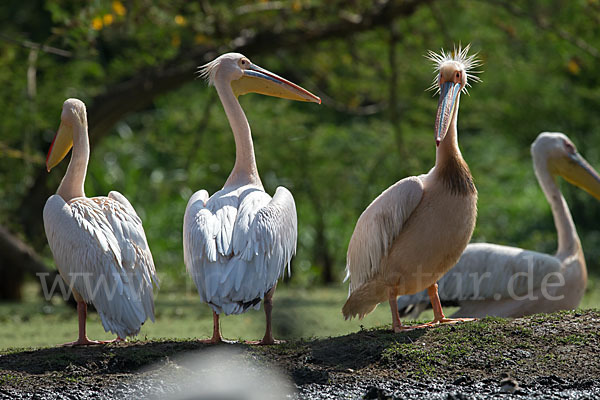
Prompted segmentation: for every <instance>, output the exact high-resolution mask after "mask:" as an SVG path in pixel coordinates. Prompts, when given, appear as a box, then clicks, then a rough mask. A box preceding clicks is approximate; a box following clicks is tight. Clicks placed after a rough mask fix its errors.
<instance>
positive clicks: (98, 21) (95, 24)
mask: <svg viewBox="0 0 600 400" xmlns="http://www.w3.org/2000/svg"><path fill="white" fill-rule="evenodd" d="M102 26H103V24H102V18H100V17H96V18H94V19H93V20H92V29H93V30H95V31H99V30H100V29H102Z"/></svg>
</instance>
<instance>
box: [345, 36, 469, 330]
mask: <svg viewBox="0 0 600 400" xmlns="http://www.w3.org/2000/svg"><path fill="white" fill-rule="evenodd" d="M468 51H469V46H467V47H465V48H464V49H462V48H460V47H459V48H458V49H456V48H455V49H454V52H453V53H445V52H444V51H443V50H442V52H441V54H436V53H433V52H429V59H430V60H431V61H433V62H434V64H435V69H436V72H437V74H436V77H435V78H434V83H433V85H432V87H433V88H437V89H438V91H439V93H440V99H439V103H438V110H437V117H436V121H435V132H434V133H435V135H434V137H435V142H436V161H435V166H434V167H433V168H432V169H431V170H430V171H429V173H427V174H425V175H420V176H412V177H408V178H404V179H402V180H400V181H399V182H397V183H395V184H394V185H392V186H390V187H389V188H388V189H386V190H385V191H384V192H383V193H381V194H380V195H379V197H377V198H376V199H375V200H373V202H372V203H371V204H370V205H369V206H368V207H367V208H366V209H365V211H364V212H363V213H362V214H361V216H360V218H359V219H358V221H357V223H356V227H355V228H354V233H353V234H352V237H351V239H350V243H349V245H348V254H347V261H346V270H347V276H346V279H350V288H349V295H348V299H347V301H346V303H345V304H344V306H343V308H342V313H343V315H344V317H345V318H346V319H348V318H352V317H354V316H358V317H359V318H362V317H364V316H365V315H366V314H368V313H370V312H371V311H373V310H374V309H375V307H377V304H379V303H380V302H382V301H385V300H388V301H389V304H390V308H391V311H392V328H393V330H394V332H400V331H402V330H405V329H412V328H414V327H404V326H402V324H401V323H400V318H399V315H398V307H397V303H396V298H397V297H398V295H402V294H412V293H417V292H420V291H421V290H423V289H425V288H426V289H427V293H428V296H429V299H430V301H431V304H432V307H433V311H434V320H433V321H432V322H430V323H428V324H423V325H420V326H419V327H424V326H431V325H434V324H439V323H454V322H458V321H463V320H468V319H461V320H457V319H450V318H446V317H445V316H444V313H443V311H442V306H441V304H440V300H439V297H438V291H437V284H436V282H437V280H438V279H439V278H440V277H442V276H443V275H444V274H445V273H446V271H448V270H449V269H450V268H451V267H452V266H453V265H454V264H455V263H456V261H458V258H459V257H460V255H461V253H462V252H463V250H464V249H465V247H466V246H467V243H468V242H469V239H470V238H471V234H472V233H473V229H474V227H475V219H476V215H477V190H476V189H475V184H474V183H473V178H472V176H471V172H470V171H469V167H468V166H467V163H466V162H465V160H464V159H463V157H462V155H461V152H460V150H459V147H458V131H457V120H458V107H459V101H460V94H461V92H463V91H466V88H467V86H468V85H469V81H477V80H478V78H477V77H476V76H474V75H473V73H474V71H473V70H472V68H474V67H476V66H478V65H479V62H478V60H477V59H476V57H475V55H470V56H469V55H468Z"/></svg>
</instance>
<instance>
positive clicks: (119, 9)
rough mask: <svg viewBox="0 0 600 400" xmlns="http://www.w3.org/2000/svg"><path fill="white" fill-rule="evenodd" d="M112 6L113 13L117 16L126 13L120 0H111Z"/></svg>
mask: <svg viewBox="0 0 600 400" xmlns="http://www.w3.org/2000/svg"><path fill="white" fill-rule="evenodd" d="M112 8H113V11H114V12H115V14H117V15H118V16H119V17H122V16H123V15H125V14H127V9H126V8H125V6H124V5H123V3H121V2H120V1H113V2H112Z"/></svg>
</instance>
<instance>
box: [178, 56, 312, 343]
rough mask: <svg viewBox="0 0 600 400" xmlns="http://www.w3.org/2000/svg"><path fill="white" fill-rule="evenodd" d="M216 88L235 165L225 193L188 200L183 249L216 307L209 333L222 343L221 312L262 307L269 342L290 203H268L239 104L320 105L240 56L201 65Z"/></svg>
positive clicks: (204, 296)
mask: <svg viewBox="0 0 600 400" xmlns="http://www.w3.org/2000/svg"><path fill="white" fill-rule="evenodd" d="M200 75H201V76H202V77H204V78H206V79H207V80H208V83H209V84H210V85H213V86H214V87H215V89H216V90H217V94H218V95H219V98H220V99H221V103H222V104H223V108H224V109H225V114H226V115H227V118H228V120H229V124H230V126H231V130H232V131H233V136H234V139H235V147H236V155H235V164H234V167H233V170H232V171H231V173H230V175H229V178H227V181H226V182H225V185H224V186H223V188H222V189H221V190H219V191H217V192H216V193H214V194H213V195H212V196H210V197H209V195H208V192H207V191H206V190H200V191H198V192H196V193H194V194H193V195H192V197H191V198H190V200H189V202H188V205H187V208H186V210H185V216H184V222H183V252H184V261H185V265H186V268H187V271H188V273H189V274H190V275H191V277H192V279H193V280H194V283H195V284H196V288H197V289H198V293H199V295H200V299H201V300H202V301H203V302H205V303H208V305H209V306H210V307H211V308H212V310H213V335H212V337H211V338H210V339H208V340H205V342H209V343H218V342H221V341H222V340H223V339H222V337H221V333H220V328H219V316H220V314H225V315H229V314H240V313H243V312H245V311H247V310H248V309H250V308H256V309H258V308H260V302H261V300H262V301H263V303H264V308H265V317H266V329H265V335H264V337H263V339H262V340H261V341H260V342H258V343H259V344H273V343H276V342H277V341H276V340H275V339H274V338H273V334H272V330H271V310H272V298H273V293H274V292H275V287H276V286H277V281H278V279H279V278H280V277H281V276H283V274H284V272H285V269H286V266H287V268H288V273H289V267H290V261H291V259H292V256H293V255H294V253H295V251H296V238H297V218H296V205H295V203H294V198H293V197H292V194H291V193H290V191H289V190H287V189H286V188H284V187H278V188H277V190H276V191H275V195H274V196H273V197H272V198H271V196H270V195H268V194H267V193H266V192H265V190H264V188H263V185H262V182H261V180H260V177H259V175H258V169H257V166H256V160H255V157H254V147H253V144H252V136H251V133H250V126H249V124H248V120H247V119H246V116H245V114H244V111H243V110H242V108H241V106H240V103H239V101H238V99H237V97H238V96H239V95H243V94H246V93H251V92H254V93H260V94H264V95H268V96H274V97H281V98H285V99H290V100H298V101H309V102H315V103H321V99H319V98H318V97H317V96H315V95H313V94H312V93H310V92H308V91H307V90H305V89H303V88H301V87H300V86H298V85H296V84H294V83H292V82H290V81H287V80H285V79H283V78H281V77H280V76H278V75H275V74H274V73H272V72H269V71H267V70H265V69H263V68H260V67H259V66H257V65H256V64H253V63H252V62H250V60H249V59H248V58H247V57H245V56H243V55H242V54H239V53H227V54H223V55H221V56H220V57H218V58H216V59H215V60H214V61H212V62H210V63H208V64H206V65H204V66H202V67H200Z"/></svg>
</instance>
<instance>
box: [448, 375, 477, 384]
mask: <svg viewBox="0 0 600 400" xmlns="http://www.w3.org/2000/svg"><path fill="white" fill-rule="evenodd" d="M469 383H473V380H472V379H471V377H470V376H468V375H463V376H461V377H459V378H457V379H455V380H454V382H452V384H453V385H464V384H469Z"/></svg>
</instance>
